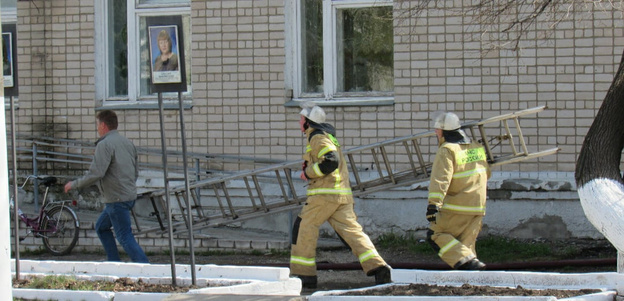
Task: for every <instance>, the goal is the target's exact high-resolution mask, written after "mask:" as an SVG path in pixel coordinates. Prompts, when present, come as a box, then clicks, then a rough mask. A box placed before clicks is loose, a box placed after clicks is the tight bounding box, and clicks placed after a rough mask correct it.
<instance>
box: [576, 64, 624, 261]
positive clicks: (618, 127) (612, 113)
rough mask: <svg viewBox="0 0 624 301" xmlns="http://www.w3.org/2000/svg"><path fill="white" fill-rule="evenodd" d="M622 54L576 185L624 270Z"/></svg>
mask: <svg viewBox="0 0 624 301" xmlns="http://www.w3.org/2000/svg"><path fill="white" fill-rule="evenodd" d="M623 147H624V55H623V56H622V61H621V62H620V67H619V68H618V71H617V73H616V75H615V78H614V79H613V83H611V87H610V88H609V91H608V92H607V95H606V96H605V99H604V101H603V103H602V105H601V106H600V109H599V110H598V114H597V115H596V118H594V122H593V123H592V125H591V127H590V128H589V131H588V132H587V135H586V136H585V141H583V146H582V147H581V153H580V154H579V157H578V160H577V162H576V174H575V179H576V186H577V191H578V194H579V199H580V200H581V206H582V207H583V212H584V213H585V216H586V217H587V219H588V220H589V221H590V222H591V223H592V225H594V227H596V229H597V230H598V231H600V233H602V234H603V235H604V236H605V237H606V238H607V239H608V240H609V241H610V242H611V244H613V246H614V247H615V248H616V249H617V250H618V264H617V271H618V272H619V273H624V181H623V179H622V174H621V171H620V162H621V157H622V148H623Z"/></svg>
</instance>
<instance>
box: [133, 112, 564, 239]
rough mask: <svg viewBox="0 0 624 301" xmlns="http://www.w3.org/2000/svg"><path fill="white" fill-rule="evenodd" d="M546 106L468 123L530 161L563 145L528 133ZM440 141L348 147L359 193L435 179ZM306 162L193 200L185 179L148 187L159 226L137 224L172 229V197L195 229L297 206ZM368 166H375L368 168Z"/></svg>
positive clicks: (179, 228) (179, 229)
mask: <svg viewBox="0 0 624 301" xmlns="http://www.w3.org/2000/svg"><path fill="white" fill-rule="evenodd" d="M545 109H546V106H541V107H535V108H530V109H525V110H521V111H517V112H514V113H509V114H504V115H499V116H495V117H491V118H486V119H482V120H480V121H475V122H468V123H464V124H462V128H463V129H464V131H465V132H466V133H467V135H469V136H471V137H472V139H475V140H477V141H479V142H481V144H482V145H483V146H484V148H485V151H486V154H487V157H488V161H489V162H490V165H491V166H499V165H504V164H510V163H517V162H522V161H525V160H529V159H534V158H538V157H542V156H546V155H551V154H555V153H556V152H557V151H559V148H557V147H555V148H551V149H548V150H543V151H530V150H529V147H528V146H527V143H526V141H525V137H524V135H523V133H522V129H521V117H524V116H527V115H532V114H537V113H539V112H541V111H543V110H545ZM534 121H535V120H534V119H530V120H528V122H527V123H528V124H529V127H532V128H533V130H534V131H535V134H537V130H538V129H537V125H536V124H535V123H533V124H530V123H531V122H534ZM510 123H512V124H511V126H510ZM437 146H438V140H437V138H436V136H435V132H434V131H428V132H424V133H420V134H415V135H410V136H405V137H399V138H394V139H390V140H386V141H382V142H379V143H374V144H370V145H364V146H359V147H355V148H351V149H348V150H346V151H345V152H344V153H345V156H346V157H347V160H348V161H349V162H348V163H349V167H350V174H351V187H352V190H353V194H354V196H356V197H357V196H362V195H365V194H367V193H371V192H375V191H381V190H388V189H392V188H395V187H400V186H407V185H412V184H416V183H420V182H425V181H428V180H429V175H430V172H431V166H432V162H433V159H434V156H435V151H436V150H437V148H438V147H437ZM302 162H303V161H301V160H299V161H292V162H285V163H280V164H275V165H270V166H266V167H262V168H257V169H254V170H251V171H242V172H238V173H234V174H231V175H226V176H220V177H215V178H210V179H204V180H200V181H196V182H192V183H189V184H190V185H189V188H190V189H189V190H188V191H189V192H190V193H189V194H190V199H189V200H188V202H187V197H188V195H187V190H186V186H185V185H179V186H174V187H171V188H170V189H169V198H167V196H166V195H165V190H164V189H160V190H155V191H148V192H145V193H142V194H140V195H139V199H148V200H150V201H151V204H152V208H153V209H154V212H153V213H152V215H154V216H156V218H157V220H158V225H157V226H152V227H142V226H140V225H139V224H138V221H137V219H136V216H135V223H136V225H137V228H138V229H137V230H138V232H139V233H147V232H165V231H167V226H168V225H166V224H164V223H163V220H167V218H166V217H167V216H166V214H167V212H168V210H166V209H165V208H168V206H167V203H166V202H167V199H169V202H173V201H176V202H177V204H178V208H179V211H180V212H178V213H177V214H173V213H172V221H173V222H172V223H171V226H172V227H173V231H175V233H176V234H180V233H184V232H185V231H188V228H189V227H187V225H188V222H189V221H188V219H189V217H188V216H192V221H191V222H192V228H191V229H193V231H196V230H200V229H204V228H208V227H216V226H220V225H225V224H229V223H235V222H241V221H244V220H249V219H253V218H257V217H261V216H266V215H267V214H274V213H279V212H284V211H289V210H293V209H297V208H298V207H299V206H301V205H302V203H303V202H305V199H306V191H305V190H306V188H305V184H306V183H305V182H304V181H302V180H300V179H299V173H300V171H301V164H302ZM364 165H366V166H368V168H362V166H364ZM358 166H359V167H358ZM186 204H192V205H191V208H190V210H192V212H191V214H189V212H188V211H186V210H189V209H188V208H186V207H187V206H186ZM174 215H175V216H174Z"/></svg>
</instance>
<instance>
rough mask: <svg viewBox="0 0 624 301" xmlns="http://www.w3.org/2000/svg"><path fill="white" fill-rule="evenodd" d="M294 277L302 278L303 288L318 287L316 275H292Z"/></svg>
mask: <svg viewBox="0 0 624 301" xmlns="http://www.w3.org/2000/svg"><path fill="white" fill-rule="evenodd" d="M292 276H293V277H297V278H299V279H301V286H302V287H303V288H309V289H315V288H316V282H317V281H316V276H302V275H292Z"/></svg>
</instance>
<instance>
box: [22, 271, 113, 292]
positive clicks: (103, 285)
mask: <svg viewBox="0 0 624 301" xmlns="http://www.w3.org/2000/svg"><path fill="white" fill-rule="evenodd" d="M23 288H33V289H60V290H75V291H83V290H84V291H113V289H114V288H115V283H113V282H107V281H87V280H77V279H76V278H75V277H71V276H55V275H49V276H45V277H33V278H31V279H30V282H29V283H28V284H27V285H26V286H24V287H23Z"/></svg>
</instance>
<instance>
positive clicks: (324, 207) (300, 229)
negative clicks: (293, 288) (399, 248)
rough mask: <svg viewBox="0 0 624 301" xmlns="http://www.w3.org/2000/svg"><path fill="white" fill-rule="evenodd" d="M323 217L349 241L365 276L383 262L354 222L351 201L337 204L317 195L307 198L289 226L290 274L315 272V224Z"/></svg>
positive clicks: (318, 225)
mask: <svg viewBox="0 0 624 301" xmlns="http://www.w3.org/2000/svg"><path fill="white" fill-rule="evenodd" d="M311 199H312V200H311ZM326 221H327V222H329V224H330V225H331V226H332V228H334V230H335V231H336V233H338V235H340V237H342V239H343V240H344V241H345V242H346V243H347V244H348V245H349V247H350V248H351V251H352V252H353V254H355V256H357V257H358V259H359V262H360V264H361V265H362V269H363V270H364V272H365V273H366V274H367V275H368V276H370V275H371V271H373V270H374V269H376V268H378V267H381V266H385V265H386V262H385V261H384V260H383V258H381V256H379V254H378V253H377V250H376V249H375V246H374V245H373V243H372V242H371V240H370V238H369V237H368V235H366V234H365V233H364V232H363V231H362V226H361V225H360V224H359V223H358V222H357V216H356V215H355V212H354V211H353V203H348V204H339V203H332V202H326V201H323V200H322V199H320V198H308V201H307V202H306V204H305V205H304V206H303V209H302V210H301V213H299V216H298V217H297V220H296V221H295V224H294V226H293V237H292V248H291V258H290V273H291V274H292V275H300V276H316V258H315V256H316V245H317V241H318V237H319V228H320V227H321V225H322V224H323V223H324V222H326Z"/></svg>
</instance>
